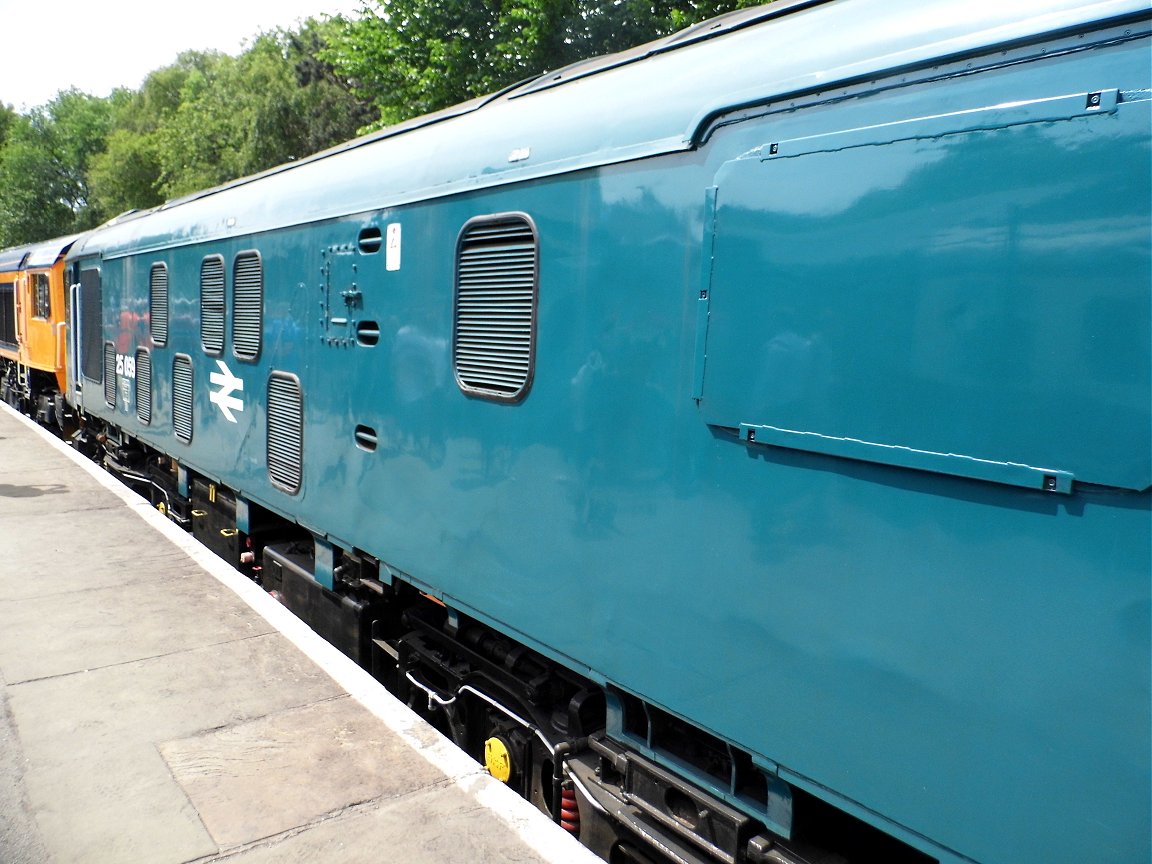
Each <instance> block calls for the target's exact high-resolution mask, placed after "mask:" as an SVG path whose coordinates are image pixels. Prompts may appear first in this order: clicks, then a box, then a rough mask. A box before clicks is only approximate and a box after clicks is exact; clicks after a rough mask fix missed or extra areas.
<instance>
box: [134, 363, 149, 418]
mask: <svg viewBox="0 0 1152 864" xmlns="http://www.w3.org/2000/svg"><path fill="white" fill-rule="evenodd" d="M136 418H137V419H138V420H139V421H140V422H141V423H151V422H152V355H151V354H149V353H148V352H147V351H145V350H144V349H143V348H141V349H140V350H139V351H137V352H136Z"/></svg>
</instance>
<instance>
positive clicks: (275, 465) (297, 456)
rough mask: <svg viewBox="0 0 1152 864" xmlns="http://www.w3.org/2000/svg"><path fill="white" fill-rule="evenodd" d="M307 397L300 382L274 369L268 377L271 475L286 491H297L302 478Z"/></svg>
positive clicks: (269, 466) (278, 485) (269, 473)
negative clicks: (305, 400) (303, 393)
mask: <svg viewBox="0 0 1152 864" xmlns="http://www.w3.org/2000/svg"><path fill="white" fill-rule="evenodd" d="M303 461H304V398H303V395H302V394H301V392H300V382H299V381H298V380H296V378H295V377H293V376H291V375H285V374H283V373H281V372H273V373H272V375H271V376H270V377H269V378H268V475H269V477H271V478H272V482H273V483H274V484H275V485H276V486H277V487H279V488H280V489H283V490H284V491H285V492H288V493H291V494H293V495H294V494H296V493H297V492H299V491H300V484H301V482H302V480H303V471H304V469H303Z"/></svg>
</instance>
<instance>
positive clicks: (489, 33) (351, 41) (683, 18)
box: [321, 0, 759, 126]
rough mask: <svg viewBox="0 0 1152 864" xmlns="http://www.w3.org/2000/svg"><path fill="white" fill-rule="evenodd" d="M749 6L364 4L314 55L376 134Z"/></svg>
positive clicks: (669, 1) (619, 0) (749, 1)
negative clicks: (358, 101)
mask: <svg viewBox="0 0 1152 864" xmlns="http://www.w3.org/2000/svg"><path fill="white" fill-rule="evenodd" d="M755 5H759V4H758V0H688V2H684V0H679V2H677V0H494V2H485V3H476V2H474V0H365V6H364V8H363V9H362V10H361V14H360V17H359V18H358V19H356V20H353V21H348V22H345V24H344V28H343V31H342V32H339V33H337V34H335V35H334V36H333V37H332V39H331V44H330V47H329V48H328V49H327V50H326V51H324V52H322V53H321V56H322V57H324V58H326V59H327V60H329V61H330V62H331V63H332V64H333V65H334V66H335V67H336V69H337V70H339V71H340V72H341V73H342V74H343V75H344V76H346V77H347V78H348V79H350V80H351V81H352V82H353V87H354V89H355V91H356V92H357V93H358V94H360V96H362V97H363V98H364V99H365V100H368V101H371V102H372V103H373V104H374V105H375V106H376V107H377V108H378V109H379V112H380V120H379V123H378V124H377V125H379V126H384V125H388V124H392V123H396V122H399V121H401V120H405V119H407V118H409V117H414V116H418V115H420V114H425V113H429V112H431V111H435V110H438V109H440V108H445V107H447V106H449V105H453V104H455V103H457V102H462V101H464V100H466V99H470V98H473V97H476V96H482V95H485V94H487V93H492V92H496V91H498V90H500V89H503V88H504V87H507V86H509V85H511V84H515V83H516V82H517V81H521V80H523V79H525V78H530V77H533V76H535V75H538V74H540V73H542V72H545V71H548V70H552V69H559V68H561V67H564V66H567V65H569V64H571V63H574V62H576V61H578V60H584V59H587V58H589V57H593V56H596V55H599V54H607V53H612V52H616V51H622V50H624V49H626V48H630V47H632V46H635V45H639V44H642V43H644V42H648V41H650V40H652V39H655V38H657V37H660V36H665V35H669V34H671V33H674V32H676V31H677V30H680V29H683V28H684V27H687V26H689V25H690V24H694V23H697V22H699V21H703V20H705V19H707V18H711V17H713V16H715V15H718V14H721V13H723V12H728V11H732V10H734V9H739V8H744V7H748V6H755Z"/></svg>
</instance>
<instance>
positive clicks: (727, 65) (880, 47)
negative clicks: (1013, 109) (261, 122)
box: [73, 0, 1147, 256]
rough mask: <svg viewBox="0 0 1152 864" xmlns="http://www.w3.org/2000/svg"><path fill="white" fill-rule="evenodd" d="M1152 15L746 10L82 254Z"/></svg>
mask: <svg viewBox="0 0 1152 864" xmlns="http://www.w3.org/2000/svg"><path fill="white" fill-rule="evenodd" d="M1146 10H1147V3H1146V0H1096V2H1092V0H1088V2H1084V0H1015V2H1012V3H1004V2H1003V0H934V2H925V0H792V2H779V3H776V4H772V5H770V6H765V7H759V8H757V9H750V10H743V11H741V12H736V13H731V14H729V15H726V16H721V17H719V18H716V19H712V20H711V21H708V22H704V23H703V24H699V25H696V26H694V27H691V28H688V29H687V30H684V31H682V32H680V33H678V34H675V35H673V36H671V37H669V38H667V39H663V40H659V41H656V42H652V43H649V44H648V45H643V46H640V47H638V48H634V49H631V50H629V51H625V52H622V53H620V54H615V55H610V56H607V57H601V58H596V59H593V60H589V61H584V62H582V63H577V64H574V65H572V66H570V67H567V68H565V69H561V70H558V71H555V72H551V73H546V74H545V75H542V76H540V77H539V78H536V79H533V80H531V81H528V82H526V83H523V84H520V85H516V86H514V87H511V88H509V89H507V90H505V91H502V92H500V93H497V94H494V95H492V96H488V97H484V98H481V99H475V100H472V101H471V102H466V103H463V104H462V105H458V106H455V107H453V108H449V109H446V110H444V111H441V112H438V113H436V114H431V115H428V116H425V117H420V118H416V119H414V120H410V121H408V122H406V123H402V124H400V125H398V126H394V127H391V128H389V129H385V130H383V131H382V132H379V133H376V134H374V135H369V136H366V137H364V138H359V139H356V140H353V141H350V142H348V143H347V144H343V145H341V146H339V147H336V148H333V149H332V150H328V151H325V152H323V153H320V154H316V155H315V156H312V157H309V158H307V159H302V160H300V161H298V162H294V163H289V164H287V165H283V166H280V167H278V168H273V169H271V170H270V171H266V172H264V173H263V174H259V175H255V176H253V177H247V178H243V179H241V180H237V181H234V182H232V183H230V184H227V185H225V186H221V187H217V188H215V189H210V190H206V191H204V192H200V193H196V194H194V195H191V196H188V197H186V198H183V199H179V200H175V201H170V202H168V203H166V204H164V205H161V206H160V207H158V208H155V209H153V210H151V211H147V212H142V213H129V214H125V215H124V216H122V217H119V218H118V219H116V220H113V221H112V222H110V223H108V224H107V225H105V226H103V227H102V228H100V229H97V230H96V231H94V232H92V234H90V235H88V237H86V238H85V239H84V240H82V241H81V242H78V243H77V244H76V246H75V247H74V250H73V255H78V254H86V253H92V252H97V251H99V252H103V253H104V254H105V255H108V256H113V255H117V254H127V253H131V252H137V251H143V250H146V249H158V248H163V247H165V246H168V245H173V244H179V243H186V242H195V241H199V240H211V239H218V238H224V237H228V236H233V235H245V234H250V233H255V232H259V231H265V230H270V229H273V228H277V227H282V226H286V225H293V224H301V223H307V222H313V221H319V220H323V219H329V218H334V217H337V216H342V215H347V214H350V213H358V212H368V211H373V210H379V209H382V208H387V207H390V206H397V205H400V204H404V203H406V202H410V201H414V200H421V199H425V198H434V197H439V196H444V195H450V194H455V193H459V192H465V191H469V190H473V189H478V188H483V187H488V186H494V185H499V184H503V183H510V182H515V181H519V180H525V179H531V178H534V177H540V176H545V175H550V174H556V173H562V172H566V171H573V170H579V169H582V168H590V167H596V166H602V165H609V164H613V163H617V162H624V161H628V160H632V159H638V158H644V157H648V156H654V155H657V154H662V153H670V152H675V151H679V150H688V149H691V148H693V147H695V146H697V145H698V144H699V143H700V140H701V137H702V136H703V135H705V134H706V131H707V129H708V124H709V122H710V121H711V120H712V119H714V118H715V117H717V116H719V115H720V114H723V113H725V112H729V111H732V110H736V109H739V108H742V107H749V106H752V105H756V104H765V103H767V102H770V101H772V100H776V99H780V98H782V97H787V96H795V95H798V94H801V93H805V92H814V91H819V90H821V89H825V88H828V87H831V86H833V85H839V84H844V83H847V82H850V81H855V80H862V79H866V78H868V77H870V76H874V75H877V74H880V73H885V72H889V71H892V70H897V69H902V68H910V67H915V66H918V65H923V64H926V63H934V62H939V61H941V60H944V59H946V58H955V57H961V56H963V55H965V54H967V53H970V52H973V51H977V50H981V49H986V48H988V47H989V46H996V45H1009V44H1012V43H1014V42H1018V41H1021V40H1025V39H1028V38H1030V37H1032V36H1034V35H1036V34H1040V33H1050V32H1059V31H1062V30H1065V29H1071V28H1075V27H1078V26H1083V25H1084V24H1088V23H1092V22H1096V21H1105V20H1109V19H1113V18H1119V17H1122V16H1125V15H1132V14H1141V13H1145V12H1146Z"/></svg>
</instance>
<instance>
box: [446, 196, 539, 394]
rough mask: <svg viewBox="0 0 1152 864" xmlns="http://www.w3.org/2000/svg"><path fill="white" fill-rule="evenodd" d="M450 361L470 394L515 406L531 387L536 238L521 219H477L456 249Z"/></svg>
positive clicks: (506, 216) (494, 217)
mask: <svg viewBox="0 0 1152 864" xmlns="http://www.w3.org/2000/svg"><path fill="white" fill-rule="evenodd" d="M457 249H458V252H457V259H456V309H455V318H454V324H453V334H452V362H453V367H454V369H455V372H456V380H457V382H458V383H459V385H460V389H461V390H463V391H464V392H465V393H470V394H473V395H477V396H483V397H485V398H488V399H499V400H504V401H510V402H515V401H518V400H520V399H523V398H524V396H525V395H526V394H527V392H528V388H529V387H530V386H531V383H532V373H533V361H534V356H535V334H536V293H537V288H536V286H537V268H536V260H537V239H536V231H535V228H534V226H533V225H532V223H531V222H530V221H529V220H528V219H527V217H525V216H522V215H519V214H502V215H500V216H490V217H482V218H480V219H474V220H472V221H471V222H469V223H468V224H466V225H465V226H464V230H463V231H462V232H461V235H460V242H459V245H458V247H457Z"/></svg>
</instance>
